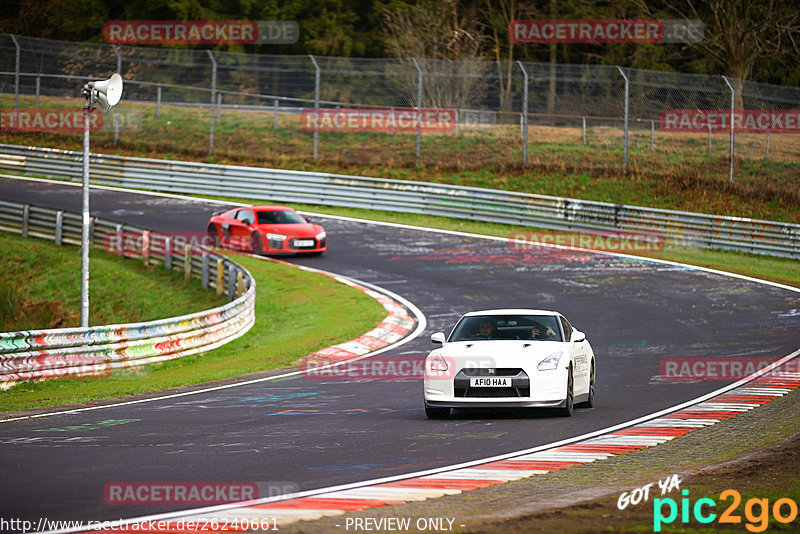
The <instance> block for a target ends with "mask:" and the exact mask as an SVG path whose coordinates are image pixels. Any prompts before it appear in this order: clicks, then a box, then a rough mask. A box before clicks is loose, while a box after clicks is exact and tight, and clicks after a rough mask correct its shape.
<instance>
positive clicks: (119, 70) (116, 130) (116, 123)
mask: <svg viewBox="0 0 800 534" xmlns="http://www.w3.org/2000/svg"><path fill="white" fill-rule="evenodd" d="M111 49H112V50H113V51H114V55H115V56H117V74H119V75H120V76H122V57H120V55H119V50H118V49H117V45H111ZM118 142H119V104H117V105H116V106H114V146H117V143H118Z"/></svg>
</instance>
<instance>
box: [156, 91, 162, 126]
mask: <svg viewBox="0 0 800 534" xmlns="http://www.w3.org/2000/svg"><path fill="white" fill-rule="evenodd" d="M159 115H161V85H159V86H158V87H156V118H158V116H159Z"/></svg>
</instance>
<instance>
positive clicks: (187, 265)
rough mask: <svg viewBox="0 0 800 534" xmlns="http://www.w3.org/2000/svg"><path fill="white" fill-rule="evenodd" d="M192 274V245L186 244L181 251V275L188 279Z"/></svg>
mask: <svg viewBox="0 0 800 534" xmlns="http://www.w3.org/2000/svg"><path fill="white" fill-rule="evenodd" d="M191 276H192V246H191V245H190V244H188V243H187V244H186V245H185V248H184V253H183V277H184V278H185V279H186V280H188V279H189V278H191Z"/></svg>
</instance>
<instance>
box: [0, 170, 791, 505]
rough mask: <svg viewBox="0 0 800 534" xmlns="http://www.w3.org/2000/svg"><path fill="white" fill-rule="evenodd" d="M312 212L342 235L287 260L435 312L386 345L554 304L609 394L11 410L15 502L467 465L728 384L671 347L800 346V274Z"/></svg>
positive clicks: (199, 205)
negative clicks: (691, 368)
mask: <svg viewBox="0 0 800 534" xmlns="http://www.w3.org/2000/svg"><path fill="white" fill-rule="evenodd" d="M0 199H5V200H12V201H17V202H29V203H32V204H39V205H45V206H50V207H58V208H63V209H66V210H71V211H79V210H80V189H79V188H77V187H70V186H67V185H62V184H53V183H41V182H29V181H25V182H23V181H17V180H7V179H2V180H0ZM91 208H92V214H93V215H97V216H99V217H103V218H107V219H113V220H117V221H120V222H124V223H130V224H137V225H140V226H146V227H150V228H152V229H155V230H162V231H176V232H178V231H198V232H202V231H204V229H205V225H206V223H207V221H208V218H209V216H210V214H211V213H212V212H213V211H216V210H218V209H221V206H220V205H219V204H215V203H210V202H206V201H193V200H181V199H170V198H162V197H156V196H147V195H141V194H137V193H130V192H119V191H108V190H97V189H93V191H92V197H91ZM311 217H312V218H313V219H315V220H316V221H317V222H320V223H321V224H323V225H324V226H325V228H326V230H327V233H328V236H329V238H328V239H329V245H328V246H329V251H328V252H327V253H326V254H325V255H324V256H321V257H317V258H289V260H288V261H291V262H292V263H296V264H303V265H309V266H313V267H317V268H320V269H324V270H327V271H331V272H334V273H338V274H342V275H345V276H349V277H353V278H356V279H359V280H362V281H366V282H369V283H372V284H376V285H378V286H381V287H384V288H386V289H389V290H391V291H393V292H395V293H397V294H399V295H401V296H403V297H405V298H406V299H408V300H409V301H411V302H412V303H414V304H415V305H416V306H417V307H418V308H419V309H420V310H421V311H422V312H423V313H424V314H425V316H426V317H427V320H428V328H427V330H426V332H425V333H424V334H423V335H422V336H420V337H419V338H417V339H415V340H413V341H411V342H410V343H408V344H406V345H403V346H402V347H399V348H398V349H396V350H394V351H389V352H387V353H385V354H383V355H381V356H378V357H381V358H386V357H398V356H400V357H405V358H424V357H425V355H426V354H427V352H428V351H429V350H430V349H431V348H432V344H431V343H430V340H429V337H430V334H431V333H433V332H435V331H439V330H444V331H449V329H450V328H451V327H452V325H453V324H454V321H455V320H456V319H457V318H458V317H459V316H460V315H461V314H463V313H464V312H467V311H470V310H475V309H486V308H506V307H530V308H543V309H555V310H559V311H561V312H562V313H563V314H564V315H565V316H566V317H567V318H568V319H570V321H571V322H572V323H573V325H574V326H575V327H577V328H579V329H580V330H583V331H584V332H586V334H587V337H588V339H589V341H590V342H591V344H592V346H593V348H594V351H595V354H596V356H597V398H598V405H597V407H596V408H594V409H591V410H587V409H583V410H576V413H575V415H574V416H573V417H572V418H568V419H565V418H560V417H553V416H551V415H549V414H543V413H528V412H526V413H499V414H498V413H492V412H480V413H468V412H467V413H463V412H456V414H455V416H454V417H453V418H452V419H450V420H447V421H431V420H427V419H426V418H425V414H424V412H423V410H422V385H421V383H420V382H419V381H388V380H372V381H346V380H327V381H323V380H312V379H308V378H301V377H296V378H291V379H284V380H278V381H265V382H260V383H257V384H251V385H244V386H239V387H235V388H229V389H225V390H220V391H212V392H206V393H197V394H193V395H189V396H183V397H177V398H166V399H163V400H154V401H150V402H145V403H140V404H134V405H127V406H117V407H114V406H112V407H106V408H103V409H99V410H93V411H88V412H80V413H75V414H64V415H56V416H51V417H45V418H39V419H32V420H22V421H14V422H6V423H2V424H0V469H1V470H2V473H3V477H2V478H3V483H2V485H0V517H6V518H19V519H29V520H38V518H40V517H47V518H48V519H84V520H87V519H91V520H105V519H109V520H113V519H120V518H128V517H135V516H142V515H146V514H152V513H159V512H166V511H171V510H178V509H186V508H187V507H186V506H154V505H141V506H118V505H109V504H107V503H106V502H105V501H104V493H103V490H104V487H105V485H106V484H107V483H110V482H115V481H254V482H257V483H260V484H261V485H262V487H263V488H272V490H273V492H280V491H285V490H294V489H300V490H307V489H315V488H322V487H327V486H332V485H336V484H342V483H348V482H356V481H361V480H367V479H373V478H378V477H384V476H390V475H398V474H403V473H410V472H414V471H419V470H422V469H428V468H433V467H440V466H446V465H451V464H455V463H459V462H463V461H468V460H474V459H478V458H483V457H487V456H491V455H496V454H502V453H506V452H511V451H515V450H520V449H525V448H529V447H533V446H536V445H541V444H545V443H550V442H553V441H556V440H559V439H564V438H569V437H572V436H576V435H580V434H583V433H586V432H590V431H593V430H597V429H601V428H604V427H608V426H610V425H614V424H617V423H621V422H624V421H628V420H631V419H634V418H636V417H639V416H644V415H647V414H650V413H652V412H655V411H657V410H659V409H664V408H667V407H670V406H673V405H675V404H677V403H679V402H681V401H686V400H689V399H693V398H695V397H697V396H699V395H702V394H704V393H707V392H710V391H713V390H715V389H718V388H719V387H722V386H723V385H724V384H726V383H728V382H724V381H709V380H702V381H695V382H677V381H670V380H664V379H662V378H661V377H660V373H661V366H662V364H663V361H664V360H665V359H668V358H685V357H698V358H723V357H725V358H727V357H735V358H746V357H759V358H761V357H763V358H774V359H777V358H779V357H782V356H785V355H787V354H789V353H791V352H792V351H794V350H796V349H797V347H798V346H800V328H798V324H800V316H798V314H797V310H798V309H800V294H798V293H796V292H791V291H788V290H786V289H781V288H776V287H771V286H767V285H763V284H759V283H756V282H754V281H749V280H742V279H736V278H731V277H727V276H723V275H719V274H713V273H708V272H704V271H701V270H695V269H691V268H687V267H682V266H672V265H665V264H660V263H656V262H651V261H644V260H642V261H640V260H634V259H627V258H622V257H616V256H610V255H593V254H587V253H580V252H563V251H562V252H559V251H553V250H546V249H540V250H533V251H528V252H527V253H519V252H515V251H512V250H511V249H510V248H509V246H508V244H507V243H506V242H503V241H490V240H484V239H479V238H476V237H468V236H460V235H448V234H445V233H438V232H427V231H421V230H415V229H409V228H398V227H393V226H386V225H376V224H369V223H364V222H355V221H350V220H340V219H335V218H327V217H323V216H311ZM0 239H2V234H0ZM77 250H78V249H77V248H76V253H77ZM76 276H77V273H76ZM320 298H325V296H324V295H320ZM265 356H266V355H265ZM0 394H2V395H9V394H11V395H13V390H12V391H11V392H3V393H0Z"/></svg>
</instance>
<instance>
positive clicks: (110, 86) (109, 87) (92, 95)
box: [81, 73, 122, 328]
mask: <svg viewBox="0 0 800 534" xmlns="http://www.w3.org/2000/svg"><path fill="white" fill-rule="evenodd" d="M81 94H82V95H83V96H84V97H85V98H86V105H85V106H84V107H83V188H82V189H83V210H82V211H83V224H82V227H81V327H83V328H86V327H88V326H89V246H90V245H91V243H90V242H89V227H90V222H91V218H90V217H89V129H90V128H89V126H90V123H89V120H90V119H91V116H92V110H93V109H95V108H97V109H99V110H100V111H101V112H102V113H108V111H110V110H111V108H112V107H114V106H116V105H117V104H118V103H119V101H120V99H121V98H122V77H121V76H120V75H119V74H116V73H115V74H113V75H112V76H111V78H109V79H107V80H102V81H97V82H89V83H87V84H86V85H84V86H83V91H81Z"/></svg>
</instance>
